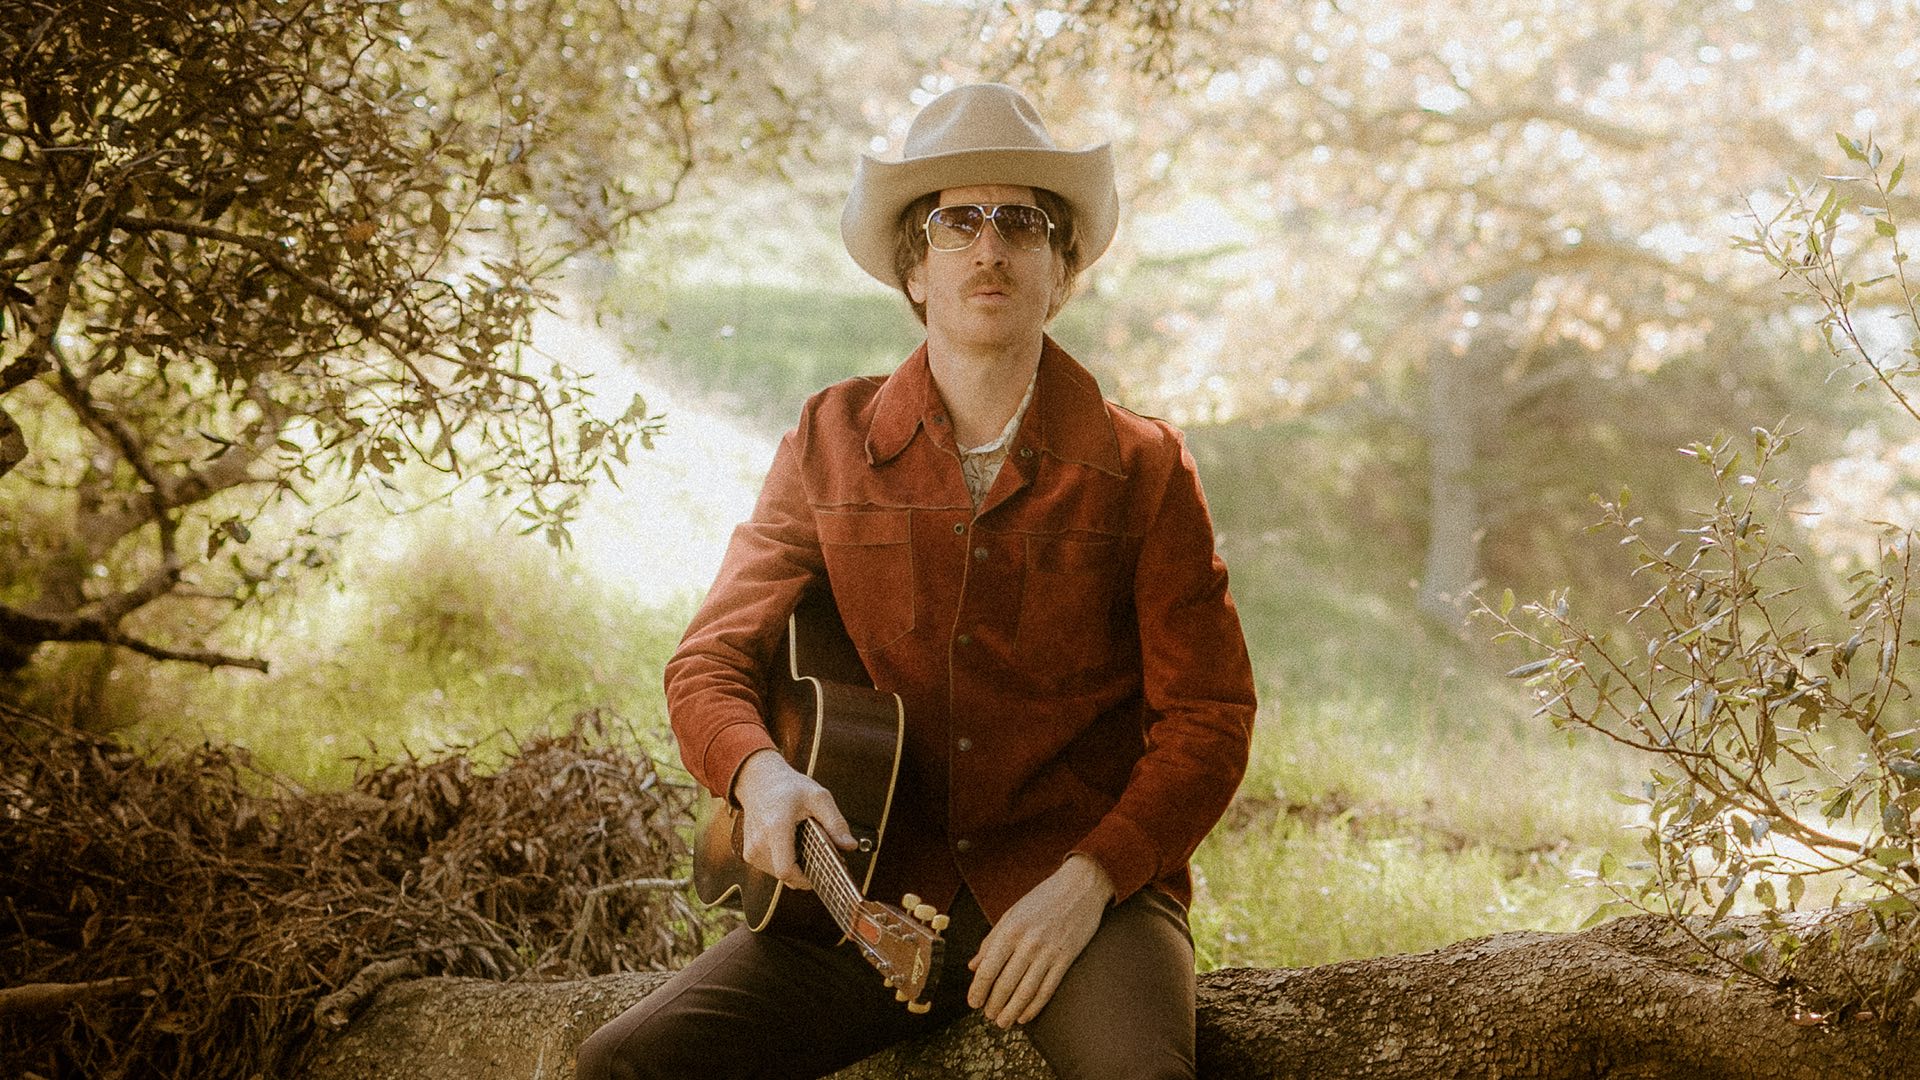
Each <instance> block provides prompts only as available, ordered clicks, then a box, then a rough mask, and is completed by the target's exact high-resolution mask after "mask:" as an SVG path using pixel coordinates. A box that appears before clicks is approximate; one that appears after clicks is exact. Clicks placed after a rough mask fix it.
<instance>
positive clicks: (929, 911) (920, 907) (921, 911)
mask: <svg viewBox="0 0 1920 1080" xmlns="http://www.w3.org/2000/svg"><path fill="white" fill-rule="evenodd" d="M938 914H940V912H939V911H938V910H936V909H935V908H934V906H933V905H932V904H915V905H913V917H914V918H916V919H919V920H920V921H921V922H926V921H927V920H929V919H931V918H933V917H934V916H935V915H938Z"/></svg>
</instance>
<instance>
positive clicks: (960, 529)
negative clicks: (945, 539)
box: [953, 521, 967, 536]
mask: <svg viewBox="0 0 1920 1080" xmlns="http://www.w3.org/2000/svg"><path fill="white" fill-rule="evenodd" d="M966 531H967V523H966V522H964V521H956V522H954V523H953V535H955V536H959V535H960V534H961V533H964V532H966Z"/></svg>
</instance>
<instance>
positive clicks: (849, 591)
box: [814, 510, 914, 652]
mask: <svg viewBox="0 0 1920 1080" xmlns="http://www.w3.org/2000/svg"><path fill="white" fill-rule="evenodd" d="M814 520H815V522H816V523H817V525H818V527H819V530H820V554H821V556H822V557H823V558H824V559H825V560H826V564H827V581H828V583H829V584H830V585H831V586H832V587H833V598H834V601H835V603H836V604H837V605H838V606H839V608H840V618H841V620H842V621H844V622H845V623H846V624H847V633H848V635H849V636H851V637H852V638H853V643H854V644H855V645H857V646H859V647H860V651H862V652H872V651H874V650H877V649H882V648H885V647H886V646H888V645H890V644H892V643H893V642H895V641H898V640H899V639H900V638H902V637H904V636H906V634H907V633H908V632H910V631H912V629H913V606H914V605H913V520H912V512H911V511H908V510H819V511H816V512H815V514H814Z"/></svg>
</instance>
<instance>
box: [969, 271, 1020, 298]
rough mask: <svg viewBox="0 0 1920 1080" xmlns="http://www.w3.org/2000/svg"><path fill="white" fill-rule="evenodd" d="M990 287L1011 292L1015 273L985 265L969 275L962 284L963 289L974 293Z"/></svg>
mask: <svg viewBox="0 0 1920 1080" xmlns="http://www.w3.org/2000/svg"><path fill="white" fill-rule="evenodd" d="M988 287H992V288H995V289H998V290H1000V291H1001V292H1005V293H1010V292H1012V291H1013V275H1011V274H1009V273H1007V272H1006V271H1005V270H999V269H996V268H994V267H991V266H988V267H983V268H981V269H979V270H976V271H974V272H973V273H972V274H969V275H968V276H967V280H966V281H965V282H963V283H962V284H961V291H963V292H966V293H974V292H978V291H979V290H981V289H984V288H988Z"/></svg>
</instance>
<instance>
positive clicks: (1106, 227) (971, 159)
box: [840, 143, 1120, 287]
mask: <svg viewBox="0 0 1920 1080" xmlns="http://www.w3.org/2000/svg"><path fill="white" fill-rule="evenodd" d="M975 184H1014V185H1018V186H1020V187H1032V188H1045V189H1047V190H1048V191H1051V192H1053V193H1054V194H1055V195H1058V196H1060V197H1061V198H1062V199H1065V200H1066V202H1067V205H1068V206H1069V207H1071V208H1072V209H1073V220H1074V227H1075V231H1076V233H1077V234H1078V236H1079V241H1080V265H1081V266H1082V267H1083V268H1084V267H1086V266H1090V265H1092V263H1093V261H1094V260H1095V259H1098V258H1099V257H1100V256H1101V255H1102V254H1103V253H1105V251H1106V250H1107V245H1109V244H1111V243H1112V242H1113V233H1114V229H1115V228H1116V227H1117V226H1118V224H1119V221H1120V196H1119V194H1118V193H1117V192H1116V191H1115V189H1114V184H1113V151H1112V150H1111V148H1110V147H1108V146H1107V145H1106V144H1105V143H1102V144H1101V145H1099V146H1094V147H1089V148H1087V149H1085V150H1058V149H1041V148H1036V147H1024V146H1023V147H1005V148H991V147H990V148H985V149H972V150H956V151H953V152H951V153H946V154H929V155H927V156H926V157H918V158H911V159H908V160H906V161H882V160H880V159H879V158H875V157H871V156H867V155H862V156H861V159H860V163H859V165H858V166H856V167H855V169H854V173H853V189H852V190H851V191H849V192H848V193H847V205H846V209H845V210H843V211H842V212H841V214H840V238H841V239H842V240H843V241H845V242H846V245H847V253H848V254H849V255H852V256H853V261H854V262H856V263H858V264H859V265H860V268H861V269H862V270H865V271H866V272H867V273H869V274H872V275H873V276H874V277H876V278H878V279H880V281H881V282H883V283H884V284H886V285H888V286H889V287H898V286H899V284H900V282H899V281H898V280H897V279H896V278H895V276H894V268H893V247H894V237H895V231H894V230H895V226H896V225H897V223H898V222H899V220H900V214H901V212H902V211H904V210H905V209H906V208H907V206H908V205H909V204H910V203H912V202H913V200H915V199H917V198H919V197H920V196H922V195H925V194H927V193H928V192H932V191H945V190H946V189H948V188H957V187H971V186H973V185H975Z"/></svg>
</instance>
